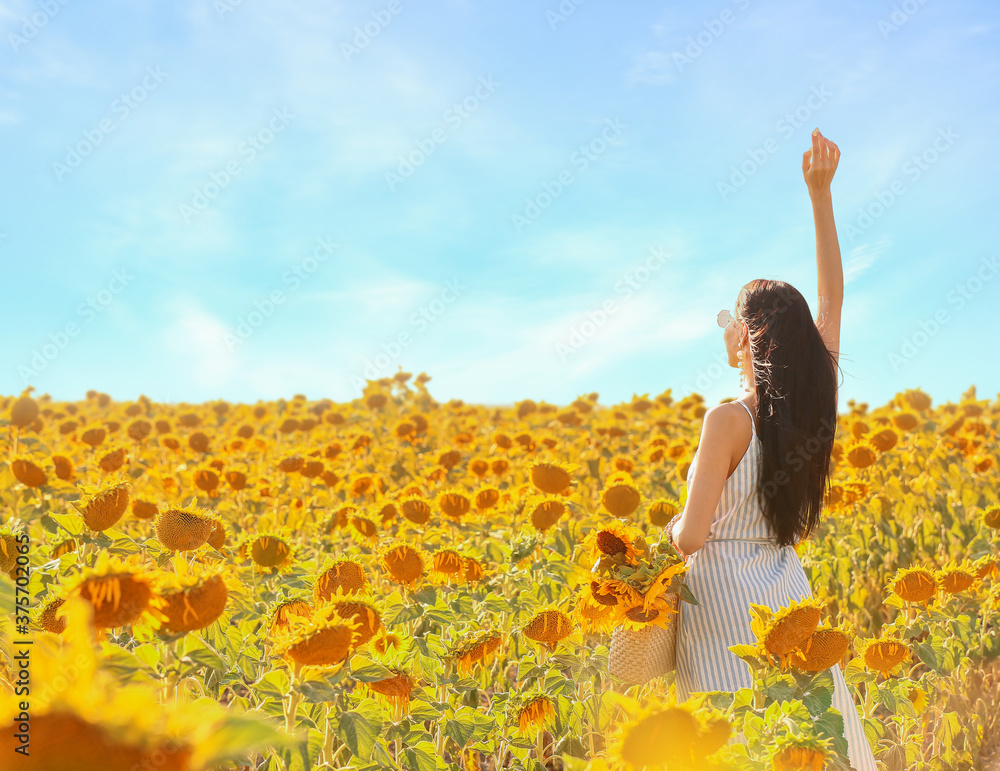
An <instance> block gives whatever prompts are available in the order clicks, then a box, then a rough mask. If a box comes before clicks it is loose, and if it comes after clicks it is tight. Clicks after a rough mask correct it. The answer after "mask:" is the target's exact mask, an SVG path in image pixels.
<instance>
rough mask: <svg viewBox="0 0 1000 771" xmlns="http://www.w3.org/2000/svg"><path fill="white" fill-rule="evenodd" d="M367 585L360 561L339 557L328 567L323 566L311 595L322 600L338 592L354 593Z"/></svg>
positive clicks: (319, 600) (366, 578) (318, 600)
mask: <svg viewBox="0 0 1000 771" xmlns="http://www.w3.org/2000/svg"><path fill="white" fill-rule="evenodd" d="M367 585H368V577H367V576H366V575H365V569H364V568H363V567H362V566H361V563H360V562H357V561H356V560H352V559H339V560H337V561H336V562H334V563H333V564H332V565H330V566H329V567H326V566H324V569H323V570H322V571H321V572H320V574H319V576H318V577H317V578H316V583H315V585H314V586H313V597H314V598H315V600H316V601H317V602H322V601H324V600H329V599H330V598H331V597H332V596H334V595H335V594H339V593H344V594H356V593H357V592H360V591H361V590H362V589H364V588H365V587H366V586H367Z"/></svg>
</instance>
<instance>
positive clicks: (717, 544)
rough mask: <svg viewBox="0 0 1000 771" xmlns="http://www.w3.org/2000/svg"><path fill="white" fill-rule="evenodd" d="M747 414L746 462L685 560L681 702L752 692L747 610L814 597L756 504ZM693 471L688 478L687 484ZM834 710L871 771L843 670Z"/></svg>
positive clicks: (754, 441) (861, 766) (755, 442)
mask: <svg viewBox="0 0 1000 771" xmlns="http://www.w3.org/2000/svg"><path fill="white" fill-rule="evenodd" d="M739 403H740V404H741V405H742V406H743V407H744V408H745V409H746V410H747V413H748V414H750V422H751V431H752V434H751V437H750V444H749V446H748V447H747V450H746V452H745V453H744V455H743V458H742V459H741V460H740V462H739V464H738V465H737V466H736V469H735V470H734V471H733V473H732V474H731V475H730V476H729V478H728V479H726V481H725V484H724V486H723V490H722V496H721V498H720V499H719V505H718V508H717V509H716V511H715V514H714V515H713V517H712V523H711V527H710V529H709V535H708V538H707V539H706V541H705V545H704V546H703V547H702V548H701V549H699V550H698V551H697V552H695V553H694V554H692V555H691V556H689V557H688V558H687V566H688V571H687V574H686V580H687V584H688V586H689V587H690V589H691V591H692V593H693V594H694V596H695V599H696V600H697V601H698V603H699V604H698V605H692V604H689V603H684V602H682V603H681V606H680V613H679V616H678V631H677V698H678V699H680V700H684V699H686V698H688V696H690V695H691V694H692V693H697V692H701V691H729V692H732V691H736V690H739V689H740V688H750V687H752V685H753V680H752V678H751V676H750V667H749V665H748V664H747V663H746V662H745V661H743V660H742V659H740V658H738V657H737V656H736V655H735V654H733V653H732V652H731V651H730V650H729V647H730V646H731V645H752V644H754V643H755V642H756V638H755V637H754V635H753V632H752V630H751V628H750V612H749V611H750V605H751V604H756V605H766V606H768V607H770V608H771V609H773V610H778V609H779V608H781V607H784V606H786V605H788V604H790V603H791V602H792V601H794V600H800V599H804V598H806V597H811V596H812V589H811V588H810V586H809V581H808V579H807V577H806V574H805V571H804V570H803V569H802V563H801V562H800V561H799V557H798V554H796V552H795V548H794V547H793V546H784V547H779V546H778V545H777V544H776V542H775V540H774V539H773V538H772V537H771V536H770V534H769V529H768V524H767V521H766V520H765V519H764V515H763V512H762V511H761V508H760V505H759V503H758V501H757V495H756V484H757V477H758V473H759V469H760V464H761V446H760V441H759V439H758V437H757V431H756V427H755V426H754V425H753V422H754V421H753V414H752V413H751V412H750V408H749V407H747V405H746V404H744V403H743V402H739ZM690 475H691V472H690V471H689V472H688V476H689V477H690ZM833 677H834V685H835V691H834V704H833V706H834V707H836V708H837V709H838V710H840V711H841V714H842V715H843V716H844V724H845V727H846V735H847V740H848V744H849V746H850V749H851V760H852V765H854V766H855V767H856V768H857V769H858V771H868V770H869V769H870V770H871V771H874V769H875V761H874V757H873V756H872V752H871V747H870V746H869V745H868V743H867V741H866V739H865V736H864V731H863V729H862V727H861V722H860V720H859V719H858V715H857V711H856V709H855V706H854V700H853V698H852V696H851V693H850V692H849V691H848V690H847V686H846V684H845V682H844V677H843V674H842V672H841V670H840V667H839V665H838V666H835V667H833Z"/></svg>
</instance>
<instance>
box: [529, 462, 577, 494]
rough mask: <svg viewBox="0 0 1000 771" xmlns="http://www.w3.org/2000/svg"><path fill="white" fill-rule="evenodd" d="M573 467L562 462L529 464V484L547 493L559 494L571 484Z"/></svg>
mask: <svg viewBox="0 0 1000 771" xmlns="http://www.w3.org/2000/svg"><path fill="white" fill-rule="evenodd" d="M574 471H575V468H574V467H572V466H568V465H566V464H563V463H543V462H535V463H532V464H531V484H533V485H534V486H535V487H536V488H538V489H539V490H540V491H541V492H543V493H547V494H548V495H561V494H562V493H564V492H566V491H567V490H569V488H570V487H571V485H572V484H573V472H574Z"/></svg>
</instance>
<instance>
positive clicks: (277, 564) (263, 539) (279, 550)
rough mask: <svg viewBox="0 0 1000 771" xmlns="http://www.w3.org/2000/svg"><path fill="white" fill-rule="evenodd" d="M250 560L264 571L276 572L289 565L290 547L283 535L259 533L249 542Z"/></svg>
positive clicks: (291, 558)
mask: <svg viewBox="0 0 1000 771" xmlns="http://www.w3.org/2000/svg"><path fill="white" fill-rule="evenodd" d="M248 552H249V556H250V559H251V560H253V563H254V565H256V566H257V567H258V568H260V569H262V570H266V571H271V572H274V571H277V570H279V569H280V568H283V567H286V566H288V565H289V564H291V562H292V560H293V554H292V546H291V544H290V543H289V541H288V540H287V538H286V537H285V536H284V535H283V534H279V533H271V532H268V533H261V534H260V535H257V536H256V537H255V538H253V539H252V540H251V541H250V542H249V548H248Z"/></svg>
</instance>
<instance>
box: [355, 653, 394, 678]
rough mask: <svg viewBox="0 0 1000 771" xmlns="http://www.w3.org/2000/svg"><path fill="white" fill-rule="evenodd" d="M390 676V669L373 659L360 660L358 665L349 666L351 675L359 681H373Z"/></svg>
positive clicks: (391, 674)
mask: <svg viewBox="0 0 1000 771" xmlns="http://www.w3.org/2000/svg"><path fill="white" fill-rule="evenodd" d="M359 658H360V657H359ZM392 676H393V673H392V670H391V669H387V668H386V667H383V666H382V665H381V664H376V663H375V662H373V661H367V660H361V661H360V662H359V664H358V665H353V666H352V667H351V677H352V678H353V679H355V680H357V681H358V682H361V683H374V682H378V681H379V680H386V679H388V678H390V677H392Z"/></svg>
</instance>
